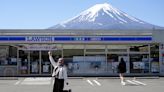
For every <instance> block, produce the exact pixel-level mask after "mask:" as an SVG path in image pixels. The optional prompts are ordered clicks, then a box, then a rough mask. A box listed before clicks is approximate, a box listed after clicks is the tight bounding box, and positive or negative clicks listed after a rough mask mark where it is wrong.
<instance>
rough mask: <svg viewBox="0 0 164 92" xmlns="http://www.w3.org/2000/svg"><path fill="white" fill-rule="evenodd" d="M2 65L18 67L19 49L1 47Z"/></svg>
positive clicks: (0, 62)
mask: <svg viewBox="0 0 164 92" xmlns="http://www.w3.org/2000/svg"><path fill="white" fill-rule="evenodd" d="M0 65H15V66H16V65H17V48H16V47H13V46H0Z"/></svg>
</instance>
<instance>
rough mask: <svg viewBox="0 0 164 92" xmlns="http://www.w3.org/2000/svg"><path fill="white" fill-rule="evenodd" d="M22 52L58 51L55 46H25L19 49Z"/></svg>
mask: <svg viewBox="0 0 164 92" xmlns="http://www.w3.org/2000/svg"><path fill="white" fill-rule="evenodd" d="M19 49H20V50H45V51H47V50H57V49H59V48H57V47H56V46H54V45H38V44H37V45H23V46H21V47H19Z"/></svg>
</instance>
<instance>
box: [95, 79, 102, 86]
mask: <svg viewBox="0 0 164 92" xmlns="http://www.w3.org/2000/svg"><path fill="white" fill-rule="evenodd" d="M93 81H94V82H95V83H96V84H97V85H98V86H101V84H100V83H99V82H98V81H97V80H93Z"/></svg>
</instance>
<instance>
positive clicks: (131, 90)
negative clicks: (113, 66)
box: [0, 77, 164, 92]
mask: <svg viewBox="0 0 164 92" xmlns="http://www.w3.org/2000/svg"><path fill="white" fill-rule="evenodd" d="M68 81H69V85H68V86H65V89H69V88H70V89H72V92H163V89H164V88H163V87H164V78H133V77H128V78H126V85H125V86H123V85H121V84H120V80H119V78H111V77H109V78H108V77H106V78H96V77H92V78H91V77H90V78H87V77H84V78H80V77H79V78H78V77H77V78H69V79H68ZM53 82H54V80H53V78H51V77H27V78H15V79H9V78H8V79H0V92H52V87H53Z"/></svg>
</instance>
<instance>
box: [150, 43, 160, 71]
mask: <svg viewBox="0 0 164 92" xmlns="http://www.w3.org/2000/svg"><path fill="white" fill-rule="evenodd" d="M150 62H151V63H150V65H151V73H159V70H160V65H159V45H158V44H151V45H150Z"/></svg>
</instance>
